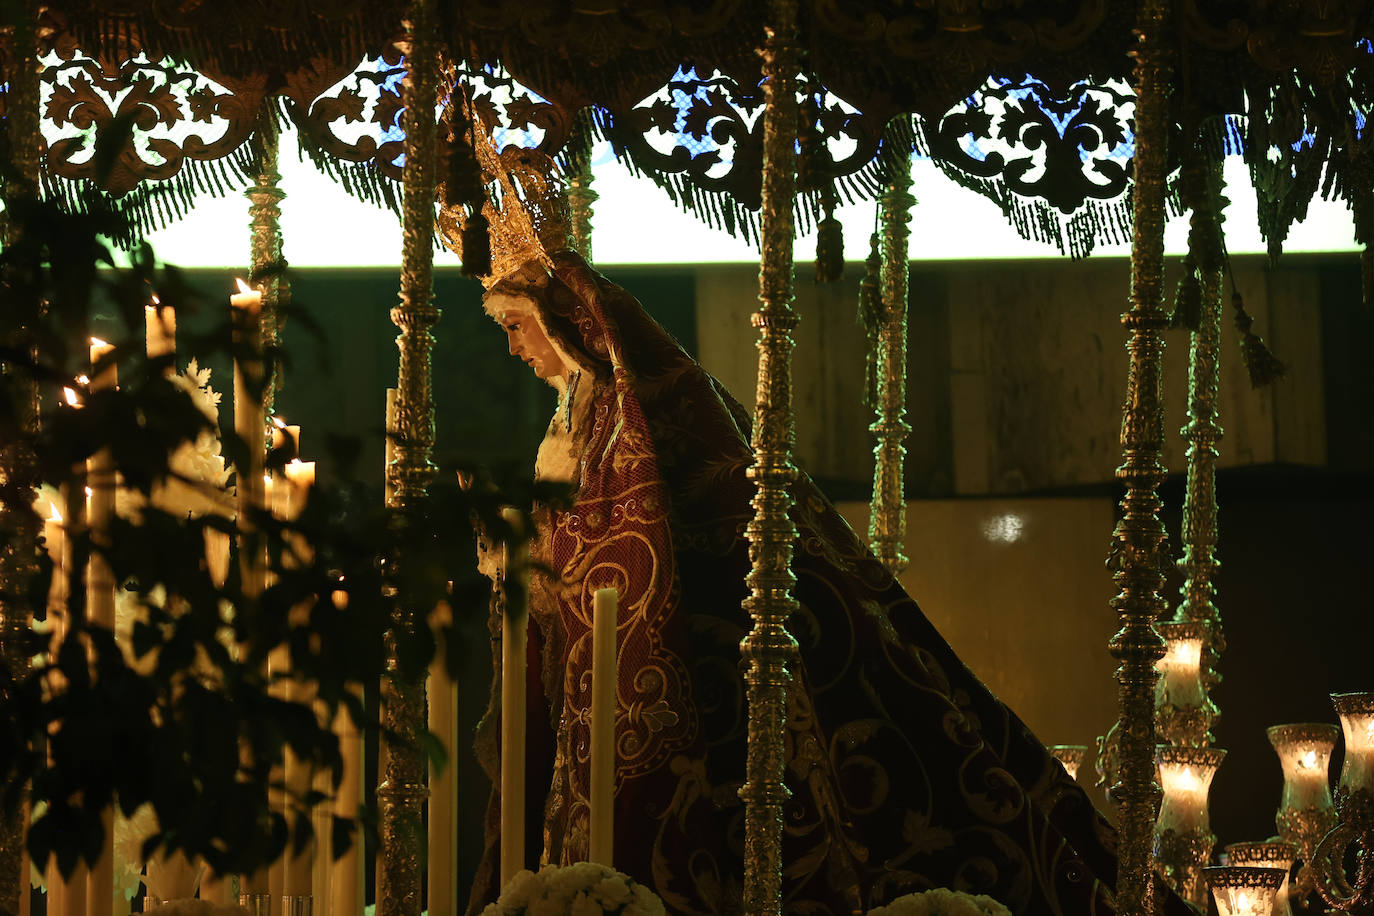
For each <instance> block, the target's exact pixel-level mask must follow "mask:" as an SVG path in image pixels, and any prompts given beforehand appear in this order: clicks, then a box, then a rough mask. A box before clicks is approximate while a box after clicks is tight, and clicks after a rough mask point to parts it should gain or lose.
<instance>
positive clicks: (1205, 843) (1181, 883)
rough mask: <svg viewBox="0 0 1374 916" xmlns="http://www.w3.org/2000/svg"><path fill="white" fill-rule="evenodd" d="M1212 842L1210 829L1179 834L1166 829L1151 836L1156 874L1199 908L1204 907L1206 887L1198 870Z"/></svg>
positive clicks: (1214, 842)
mask: <svg viewBox="0 0 1374 916" xmlns="http://www.w3.org/2000/svg"><path fill="white" fill-rule="evenodd" d="M1216 842H1217V838H1216V836H1214V835H1213V834H1212V831H1210V830H1186V831H1183V832H1181V833H1180V832H1178V831H1176V830H1173V829H1167V830H1161V831H1159V832H1157V833H1156V834H1155V848H1154V855H1155V861H1156V862H1158V863H1159V873H1160V875H1161V876H1162V877H1163V878H1164V880H1165V882H1167V883H1168V885H1169V887H1171V888H1173V889H1174V892H1175V893H1177V894H1178V895H1179V896H1180V897H1182V898H1183V899H1184V900H1188V901H1190V902H1192V903H1195V904H1197V905H1198V906H1200V907H1205V906H1206V904H1207V884H1206V882H1204V881H1203V880H1202V869H1203V868H1204V867H1206V865H1207V860H1208V859H1209V858H1210V857H1211V855H1212V847H1214V846H1215V845H1216Z"/></svg>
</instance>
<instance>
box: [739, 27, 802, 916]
mask: <svg viewBox="0 0 1374 916" xmlns="http://www.w3.org/2000/svg"><path fill="white" fill-rule="evenodd" d="M768 11H769V22H768V27H767V29H766V36H767V37H766V40H765V41H764V46H763V51H762V55H763V77H764V82H763V96H764V105H765V108H764V115H763V118H764V126H763V138H764V139H763V156H764V167H763V223H762V230H763V259H762V264H761V265H760V269H759V303H760V304H759V310H758V311H757V312H755V313H754V315H753V319H752V320H753V325H754V327H755V328H757V329H758V331H759V344H758V347H759V374H758V392H757V399H756V402H755V411H756V416H755V421H754V432H753V442H752V445H753V450H754V463H753V465H752V466H751V467H750V468H749V476H750V478H751V479H752V480H753V481H754V482H755V484H756V485H757V487H758V493H757V495H756V496H755V497H754V509H755V514H754V518H753V519H752V520H751V521H750V522H749V526H748V531H747V534H748V537H749V545H750V546H749V552H750V556H751V558H752V559H753V568H752V569H751V570H750V571H749V575H748V580H747V582H748V586H749V597H748V598H746V599H745V602H744V604H745V608H746V610H748V612H749V614H750V616H751V617H752V618H753V624H754V625H753V629H752V630H750V632H749V635H748V636H746V637H745V638H744V640H743V641H742V642H741V643H740V651H741V654H742V655H743V661H744V666H745V680H746V681H747V682H748V685H749V686H748V693H749V698H748V700H749V725H748V737H749V750H748V754H747V759H746V763H745V783H744V786H743V787H742V788H741V789H740V797H741V798H742V799H743V800H744V803H745V815H744V830H745V834H744V863H745V864H744V869H745V870H744V912H746V913H749V914H751V916H779V914H780V913H781V912H782V825H783V803H784V802H785V801H786V800H787V797H788V791H787V787H786V786H785V785H784V784H783V772H784V769H785V767H786V764H787V758H786V746H785V742H784V735H785V732H786V728H787V688H788V685H789V684H790V683H791V680H792V675H791V673H790V672H789V670H788V668H789V664H790V662H791V661H792V660H793V659H794V658H795V656H796V653H797V641H796V640H795V639H794V638H793V637H792V634H791V633H789V632H788V631H787V625H786V624H787V618H788V616H789V615H790V614H791V613H792V612H793V611H795V610H796V609H797V601H796V599H795V598H794V597H793V595H792V589H793V587H794V586H795V585H796V581H797V580H796V576H795V575H794V574H793V573H792V550H793V544H794V542H795V541H796V538H797V528H796V525H795V524H793V522H792V519H791V517H790V516H789V514H788V513H789V511H790V509H791V508H792V505H793V497H792V493H791V484H792V483H793V481H795V480H796V477H797V469H796V467H795V466H794V465H793V464H792V446H793V441H794V439H795V430H794V428H793V412H792V364H791V359H792V346H793V340H792V331H793V329H794V328H796V325H797V316H796V313H795V312H794V311H793V310H792V215H793V214H792V207H793V197H794V192H795V188H796V160H795V155H794V152H793V150H794V148H795V145H796V142H797V130H798V121H799V115H798V107H797V103H796V73H797V71H798V69H799V60H798V51H797V2H796V0H771V2H770V3H769V5H768Z"/></svg>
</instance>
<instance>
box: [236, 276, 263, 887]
mask: <svg viewBox="0 0 1374 916" xmlns="http://www.w3.org/2000/svg"><path fill="white" fill-rule="evenodd" d="M236 282H237V283H238V289H239V291H238V292H237V293H235V294H233V295H232V296H230V297H229V304H230V306H231V307H232V308H233V326H234V343H235V344H236V345H237V346H236V349H235V354H234V433H235V434H236V435H237V436H238V438H239V440H240V441H241V442H242V443H243V446H244V455H243V459H242V460H243V466H242V467H239V468H237V469H236V470H235V474H234V478H235V488H234V492H235V497H236V499H237V501H238V529H239V574H240V576H241V577H242V582H243V586H242V588H243V593H244V596H245V597H246V598H248V599H250V600H251V599H253V598H256V597H257V596H258V595H260V594H262V592H263V590H264V589H265V588H266V585H267V582H266V575H267V555H266V550H265V547H264V545H262V544H261V543H259V542H258V539H257V538H256V537H254V536H253V530H252V522H251V519H252V516H253V514H254V513H255V512H257V511H260V510H261V509H263V508H265V507H266V502H265V499H264V497H265V493H264V485H263V474H262V465H263V458H264V453H265V451H266V443H265V441H264V440H265V436H266V430H265V428H264V427H265V426H266V423H267V419H266V410H265V408H264V407H263V400H262V391H261V387H262V374H263V370H262V353H261V349H262V336H261V328H260V325H259V314H260V312H261V311H262V293H260V292H259V291H257V290H255V289H253V288H252V287H250V286H248V284H246V283H244V282H243V281H242V280H238V281H236ZM255 392H256V393H255ZM268 872H269V869H266V868H261V869H258V871H256V872H254V873H252V874H250V875H244V876H243V883H242V893H243V896H244V897H248V898H253V897H261V896H262V895H265V894H269V893H271V883H270V878H269V874H268Z"/></svg>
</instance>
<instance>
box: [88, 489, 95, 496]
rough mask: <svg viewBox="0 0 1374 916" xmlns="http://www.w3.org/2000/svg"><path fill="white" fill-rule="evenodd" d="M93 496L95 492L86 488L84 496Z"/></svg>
mask: <svg viewBox="0 0 1374 916" xmlns="http://www.w3.org/2000/svg"><path fill="white" fill-rule="evenodd" d="M94 494H95V491H94V490H92V489H91V488H90V487H87V488H86V495H87V496H93V495H94Z"/></svg>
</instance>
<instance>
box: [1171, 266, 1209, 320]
mask: <svg viewBox="0 0 1374 916" xmlns="http://www.w3.org/2000/svg"><path fill="white" fill-rule="evenodd" d="M1201 324H1202V284H1201V283H1199V282H1198V278H1197V264H1196V263H1195V262H1194V261H1193V255H1192V252H1189V253H1188V254H1186V255H1184V256H1183V276H1181V277H1179V279H1178V289H1177V291H1175V293H1174V311H1173V313H1172V314H1170V315H1169V327H1171V328H1180V327H1182V328H1187V329H1188V330H1190V331H1196V330H1197V329H1198V327H1199V326H1200V325H1201Z"/></svg>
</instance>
